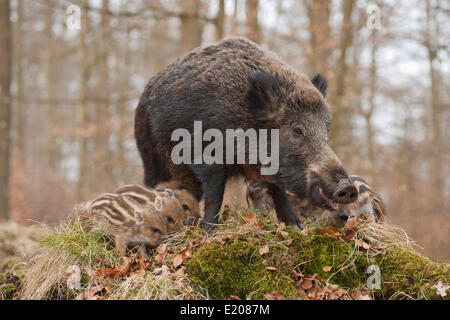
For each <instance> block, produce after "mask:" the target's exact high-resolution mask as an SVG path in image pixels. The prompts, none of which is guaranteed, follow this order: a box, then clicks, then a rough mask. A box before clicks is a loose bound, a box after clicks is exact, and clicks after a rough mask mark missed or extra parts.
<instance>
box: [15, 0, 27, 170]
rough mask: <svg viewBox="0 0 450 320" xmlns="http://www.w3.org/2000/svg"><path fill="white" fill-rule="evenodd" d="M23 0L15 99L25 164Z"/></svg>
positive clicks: (20, 154)
mask: <svg viewBox="0 0 450 320" xmlns="http://www.w3.org/2000/svg"><path fill="white" fill-rule="evenodd" d="M22 24H23V1H18V2H17V21H16V28H15V30H16V38H15V39H16V46H15V49H16V53H15V55H14V59H15V60H16V63H15V66H16V70H15V72H16V86H17V99H16V101H15V103H16V105H15V113H14V115H15V120H16V121H15V123H16V136H17V138H16V148H17V149H16V150H17V159H18V161H19V162H20V163H21V164H23V163H24V162H25V161H24V160H25V147H26V146H25V127H26V119H25V111H24V108H25V106H24V81H23V67H22V57H23V55H24V54H23V30H22Z"/></svg>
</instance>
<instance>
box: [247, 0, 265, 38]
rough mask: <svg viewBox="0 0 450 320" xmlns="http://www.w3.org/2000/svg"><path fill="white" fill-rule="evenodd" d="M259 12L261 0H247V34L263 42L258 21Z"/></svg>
mask: <svg viewBox="0 0 450 320" xmlns="http://www.w3.org/2000/svg"><path fill="white" fill-rule="evenodd" d="M258 12H259V0H245V15H246V23H245V26H246V30H245V36H246V37H247V38H249V39H250V40H252V41H254V42H256V43H261V40H262V39H261V27H260V25H259V21H258Z"/></svg>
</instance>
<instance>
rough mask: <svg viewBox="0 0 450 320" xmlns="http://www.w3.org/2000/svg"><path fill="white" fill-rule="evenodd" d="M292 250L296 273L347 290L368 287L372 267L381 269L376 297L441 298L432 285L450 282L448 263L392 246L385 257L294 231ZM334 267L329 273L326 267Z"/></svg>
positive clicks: (335, 239) (328, 238)
mask: <svg viewBox="0 0 450 320" xmlns="http://www.w3.org/2000/svg"><path fill="white" fill-rule="evenodd" d="M290 235H291V237H292V238H293V243H292V249H293V251H294V252H296V253H297V255H296V258H295V261H296V263H297V265H298V267H297V268H296V269H297V271H301V272H302V273H304V274H314V273H317V274H319V275H320V277H321V278H322V279H324V280H328V281H329V282H330V283H333V284H336V285H339V286H341V287H344V288H349V289H354V288H357V287H359V286H361V285H366V283H367V280H368V278H369V277H370V276H371V274H368V273H367V268H368V267H369V266H370V265H376V266H378V267H379V268H380V273H381V274H380V275H381V289H380V290H374V295H375V297H376V298H382V299H383V298H384V299H388V298H390V297H392V296H393V295H394V294H398V293H399V292H402V293H404V294H406V295H407V296H410V297H413V298H415V299H425V298H426V299H440V298H441V297H440V296H438V295H437V294H436V291H435V290H434V289H431V287H432V286H433V285H435V284H436V283H438V282H439V281H442V283H444V284H446V283H450V269H449V265H448V264H446V263H441V264H437V263H434V262H432V261H431V260H429V259H427V258H425V257H422V256H420V255H419V254H416V253H414V252H411V251H408V250H405V249H403V248H400V247H397V246H389V247H388V248H387V249H386V251H385V252H383V253H382V254H374V253H373V252H370V253H368V252H367V251H366V250H364V249H361V248H359V250H356V249H355V243H354V241H349V242H345V241H343V240H341V239H338V238H332V237H329V236H322V235H314V236H312V237H305V236H304V235H302V234H300V233H298V232H295V231H291V232H290ZM325 266H332V269H331V271H330V272H325V271H323V267H325Z"/></svg>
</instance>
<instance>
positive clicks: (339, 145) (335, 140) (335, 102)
mask: <svg viewBox="0 0 450 320" xmlns="http://www.w3.org/2000/svg"><path fill="white" fill-rule="evenodd" d="M354 2H355V1H354V0H344V2H343V21H342V27H341V32H340V42H339V52H340V55H339V58H338V61H337V64H336V76H335V78H334V85H335V90H334V92H333V95H332V96H331V97H330V101H331V109H332V112H331V114H332V118H333V125H332V128H331V132H330V139H331V140H332V145H333V147H334V148H335V150H336V152H337V154H338V155H339V156H340V157H341V160H342V161H343V162H344V163H346V162H347V160H349V158H350V156H351V155H350V154H349V150H348V149H349V148H348V146H349V145H350V144H351V138H352V132H351V126H350V110H349V108H348V107H347V106H346V105H345V104H344V103H343V101H344V93H345V80H346V73H347V62H346V58H347V49H348V48H349V47H350V46H351V44H352V12H353V4H354Z"/></svg>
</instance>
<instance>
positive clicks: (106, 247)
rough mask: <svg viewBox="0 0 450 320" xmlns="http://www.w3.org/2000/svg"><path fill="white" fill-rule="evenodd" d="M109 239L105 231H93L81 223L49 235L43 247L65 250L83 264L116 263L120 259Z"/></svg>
mask: <svg viewBox="0 0 450 320" xmlns="http://www.w3.org/2000/svg"><path fill="white" fill-rule="evenodd" d="M108 239H109V236H108V233H107V232H106V231H105V230H102V229H97V228H96V229H92V230H91V229H89V228H88V227H87V226H85V225H83V224H81V223H79V224H72V225H70V226H65V227H64V228H63V229H61V230H57V231H55V232H52V233H50V234H48V235H47V236H46V237H44V238H43V239H42V241H41V246H43V247H53V248H58V249H59V250H63V251H64V252H67V253H69V254H70V255H73V256H76V257H77V258H78V259H79V260H80V261H81V262H82V263H88V262H89V263H98V262H110V263H111V262H114V263H115V262H117V261H118V258H119V257H118V254H117V251H116V250H114V248H113V246H112V245H111V243H110V241H108Z"/></svg>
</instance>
